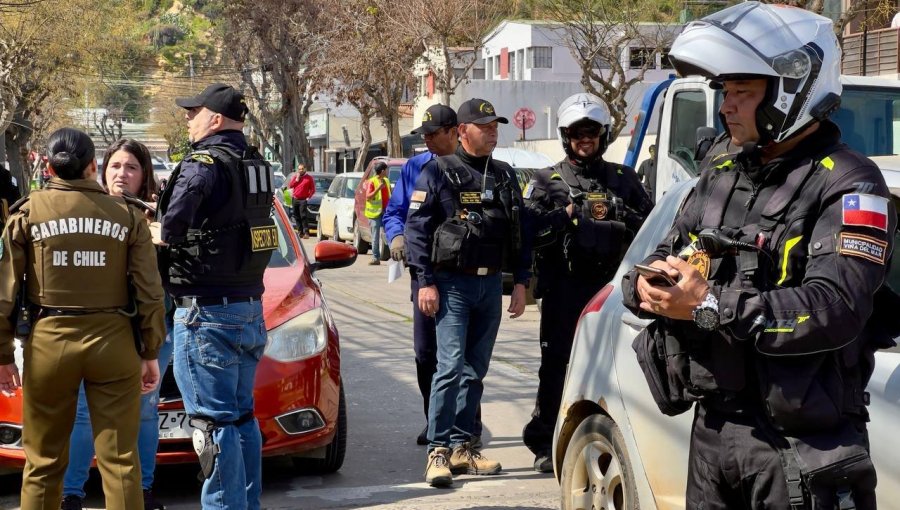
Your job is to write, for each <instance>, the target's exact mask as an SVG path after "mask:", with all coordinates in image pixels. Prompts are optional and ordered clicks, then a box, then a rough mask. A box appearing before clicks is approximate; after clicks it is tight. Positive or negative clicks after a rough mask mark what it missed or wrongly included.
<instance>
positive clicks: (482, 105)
mask: <svg viewBox="0 0 900 510" xmlns="http://www.w3.org/2000/svg"><path fill="white" fill-rule="evenodd" d="M457 118H458V119H459V123H460V124H490V123H491V122H494V121H495V120H496V121H497V122H499V123H501V124H509V120H507V119H506V117H500V116H498V115H497V112H495V111H494V105H492V104H491V103H490V102H488V101H485V100H484V99H477V98H475V99H469V100H468V101H466V102H465V103H463V104H461V105H459V112H458V113H457Z"/></svg>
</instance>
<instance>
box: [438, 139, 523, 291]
mask: <svg viewBox="0 0 900 510" xmlns="http://www.w3.org/2000/svg"><path fill="white" fill-rule="evenodd" d="M435 161H436V162H437V165H438V168H440V170H441V172H442V173H443V174H444V175H445V176H446V179H447V182H449V183H450V188H451V194H452V195H453V201H454V209H455V210H454V213H453V215H452V216H450V217H448V218H447V219H446V220H444V222H443V223H441V224H440V225H439V226H438V228H437V229H436V231H435V234H434V243H433V246H432V252H431V262H432V263H433V264H434V265H435V267H436V268H439V269H440V268H444V269H450V270H462V271H468V270H472V271H477V270H479V269H481V270H482V271H487V272H496V271H499V270H500V269H508V268H509V267H510V266H511V263H510V262H511V261H510V257H511V253H512V252H514V251H515V250H513V249H511V248H513V247H514V246H513V243H514V241H513V233H512V231H513V230H515V229H517V228H518V225H516V224H514V222H513V221H511V220H512V219H513V216H514V215H515V214H517V213H518V211H519V209H518V205H515V204H514V198H513V197H512V192H511V189H512V188H511V180H510V179H511V178H512V177H511V176H509V175H499V176H496V177H499V179H498V182H497V183H496V185H495V186H494V189H492V190H488V189H483V182H484V179H483V177H484V176H483V175H482V174H481V173H480V172H478V171H477V170H474V169H472V168H471V167H469V166H468V165H466V164H465V163H463V162H462V160H460V159H459V157H457V156H456V155H450V156H443V157H439V158H437V159H436V160H435ZM513 207H515V208H516V209H513ZM487 272H484V274H487Z"/></svg>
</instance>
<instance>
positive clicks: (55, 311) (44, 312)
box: [38, 306, 100, 317]
mask: <svg viewBox="0 0 900 510" xmlns="http://www.w3.org/2000/svg"><path fill="white" fill-rule="evenodd" d="M92 313H100V310H64V309H62V308H47V307H44V306H42V307H40V310H38V316H40V317H76V316H79V315H89V314H92Z"/></svg>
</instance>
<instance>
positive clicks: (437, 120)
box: [412, 104, 458, 135]
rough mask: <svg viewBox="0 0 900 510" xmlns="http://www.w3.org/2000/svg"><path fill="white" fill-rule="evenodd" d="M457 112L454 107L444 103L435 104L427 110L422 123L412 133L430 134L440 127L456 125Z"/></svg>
mask: <svg viewBox="0 0 900 510" xmlns="http://www.w3.org/2000/svg"><path fill="white" fill-rule="evenodd" d="M457 124H458V122H457V121H456V112H454V111H453V108H450V107H449V106H447V105H442V104H433V105H431V106H429V107H428V109H427V110H425V115H423V116H422V125H421V126H419V127H417V128H416V129H413V130H412V134H414V135H415V134H423V135H430V134H431V133H434V132H435V131H437V130H438V129H441V128H445V127H456V125H457Z"/></svg>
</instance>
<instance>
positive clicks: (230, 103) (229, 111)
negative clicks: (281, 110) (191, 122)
mask: <svg viewBox="0 0 900 510" xmlns="http://www.w3.org/2000/svg"><path fill="white" fill-rule="evenodd" d="M175 104H177V105H178V106H180V107H182V108H187V109H191V108H199V107H201V106H203V107H206V108H207V109H208V110H210V111H213V112H216V113H221V114H222V115H224V116H226V117H228V118H229V119H231V120H236V121H238V122H244V116H245V115H246V114H247V102H246V101H245V100H244V94H241V93H240V92H238V91H237V90H235V88H234V87H232V86H231V85H225V84H224V83H213V84H212V85H210V86H208V87H206V88H205V89H203V92H201V93H200V94H198V95H197V96H195V97H180V98H178V99H176V100H175Z"/></svg>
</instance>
